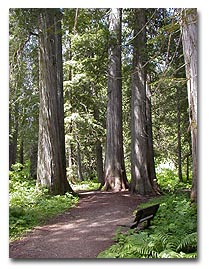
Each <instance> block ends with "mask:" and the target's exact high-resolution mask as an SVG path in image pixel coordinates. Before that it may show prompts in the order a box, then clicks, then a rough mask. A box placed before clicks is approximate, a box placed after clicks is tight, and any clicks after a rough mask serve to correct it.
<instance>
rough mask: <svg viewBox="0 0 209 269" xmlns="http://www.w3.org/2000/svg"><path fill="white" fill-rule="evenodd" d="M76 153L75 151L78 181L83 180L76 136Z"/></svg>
mask: <svg viewBox="0 0 209 269" xmlns="http://www.w3.org/2000/svg"><path fill="white" fill-rule="evenodd" d="M76 151H77V152H76V153H77V175H78V179H79V181H83V173H82V165H81V151H80V144H79V141H78V139H77V137H76Z"/></svg>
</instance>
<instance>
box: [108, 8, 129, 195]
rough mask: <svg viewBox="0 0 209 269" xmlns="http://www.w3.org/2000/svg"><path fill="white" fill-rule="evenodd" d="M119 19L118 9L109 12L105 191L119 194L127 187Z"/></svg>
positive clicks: (120, 12) (120, 14) (120, 11)
mask: <svg viewBox="0 0 209 269" xmlns="http://www.w3.org/2000/svg"><path fill="white" fill-rule="evenodd" d="M121 17H122V10H121V9H119V8H115V9H111V10H110V15H109V35H110V40H109V51H108V55H109V64H108V104H107V123H106V124H107V134H106V157H105V173H104V174H105V188H104V189H105V190H109V189H110V190H114V191H120V190H121V189H126V188H127V187H128V181H127V177H126V171H125V163H124V152H123V136H122V78H121Z"/></svg>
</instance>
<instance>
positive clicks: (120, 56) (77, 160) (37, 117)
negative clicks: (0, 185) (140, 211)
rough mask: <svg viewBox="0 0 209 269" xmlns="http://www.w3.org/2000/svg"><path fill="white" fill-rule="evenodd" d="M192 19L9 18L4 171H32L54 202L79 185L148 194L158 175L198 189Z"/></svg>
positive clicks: (37, 13)
mask: <svg viewBox="0 0 209 269" xmlns="http://www.w3.org/2000/svg"><path fill="white" fill-rule="evenodd" d="M196 19H197V11H196V9H177V8H170V9H165V8H157V9H154V8H153V9H149V8H147V9H107V8H104V9H95V8H86V9H82V8H77V9H76V8H71V9H70V8H63V9H33V8H28V9H10V13H9V66H10V73H9V83H10V94H9V99H10V100H9V168H10V170H12V166H13V165H14V164H15V163H20V164H23V165H25V164H29V166H30V175H31V177H32V178H34V179H35V180H36V181H37V183H38V184H40V185H44V186H48V188H49V189H50V191H51V192H52V193H55V194H56V193H60V194H64V193H65V192H66V191H71V192H73V189H72V188H71V185H73V184H74V183H75V182H78V181H83V180H94V181H97V182H99V183H101V188H102V187H104V188H105V189H107V190H108V189H113V190H121V189H127V188H129V189H130V191H131V192H136V193H141V194H146V193H150V192H153V191H156V190H158V188H159V184H160V183H161V182H160V176H159V178H158V175H159V172H162V171H164V173H173V174H174V175H175V177H174V178H175V181H176V182H180V183H182V182H184V183H190V184H191V183H192V179H194V177H195V182H196V181H197V180H196V177H197V172H196V170H197V168H196V167H197V163H196V161H195V160H196V158H197V157H196V156H197V153H195V152H196V150H195V148H196V146H195V145H196V142H195V139H196V138H195V137H196V129H197V118H196V116H195V114H196V105H195V102H196V101H195V100H196V99H194V100H193V99H192V98H193V97H191V96H192V94H194V92H195V90H193V89H192V90H191V89H190V90H189V86H188V85H189V82H190V80H191V74H193V73H194V72H196V71H194V72H193V71H191V70H189V66H191V67H193V68H195V63H196V61H197V59H194V64H192V63H189V62H188V61H190V60H192V57H191V59H190V58H189V59H188V57H187V55H189V53H190V52H191V51H192V49H193V50H194V51H195V48H192V45H191V44H194V42H197V40H196V39H195V38H196V36H195V35H197V32H195V31H196V28H195V27H196ZM192 27H193V29H192ZM189 33H192V34H193V35H194V36H193V37H194V39H195V40H192V41H191V42H190V40H189V38H188V36H189V35H190V34H189ZM193 37H192V38H193ZM189 42H190V44H189ZM189 51H190V52H189ZM193 54H194V53H193ZM190 55H191V54H190ZM192 72H193V73H192ZM192 76H193V75H192ZM194 77H195V76H194ZM194 81H195V80H194ZM194 81H193V82H192V85H195V82H194ZM194 96H196V95H195V94H194ZM188 97H189V98H188ZM191 102H192V104H191ZM191 134H192V135H191ZM192 169H193V173H192ZM195 184H196V183H195ZM195 186H196V185H195ZM193 188H194V182H193ZM194 199H196V194H195V195H194Z"/></svg>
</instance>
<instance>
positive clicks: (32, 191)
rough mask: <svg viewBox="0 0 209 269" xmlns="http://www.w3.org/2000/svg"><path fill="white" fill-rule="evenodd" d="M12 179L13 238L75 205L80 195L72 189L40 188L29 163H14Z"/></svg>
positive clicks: (11, 228)
mask: <svg viewBox="0 0 209 269" xmlns="http://www.w3.org/2000/svg"><path fill="white" fill-rule="evenodd" d="M12 168H13V171H12V172H10V181H9V189H10V196H9V207H10V208H9V232H10V239H11V240H14V239H17V238H18V237H19V236H21V235H22V234H23V233H24V232H26V231H29V230H30V229H31V228H33V227H34V226H36V225H39V224H40V223H43V222H44V221H45V220H47V219H48V218H50V217H52V216H54V215H56V214H58V213H61V212H63V211H65V210H67V209H69V208H70V207H71V206H73V205H74V204H75V203H76V202H77V201H78V198H77V197H74V196H73V195H72V194H70V193H66V194H65V195H62V196H61V195H56V196H51V195H49V193H48V190H47V189H38V188H37V187H36V185H35V181H34V180H31V179H30V178H29V163H28V164H27V165H26V166H24V167H23V166H22V165H21V164H15V165H13V167H12Z"/></svg>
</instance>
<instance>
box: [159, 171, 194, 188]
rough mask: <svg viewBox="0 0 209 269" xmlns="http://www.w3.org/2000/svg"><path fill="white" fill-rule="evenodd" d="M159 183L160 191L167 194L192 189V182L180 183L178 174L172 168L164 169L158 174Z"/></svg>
mask: <svg viewBox="0 0 209 269" xmlns="http://www.w3.org/2000/svg"><path fill="white" fill-rule="evenodd" d="M157 182H158V184H159V186H160V189H161V190H162V191H165V192H173V191H175V190H179V189H190V188H191V182H186V183H185V182H179V178H178V175H177V172H176V171H175V170H174V169H170V168H163V169H161V170H160V173H157Z"/></svg>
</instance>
